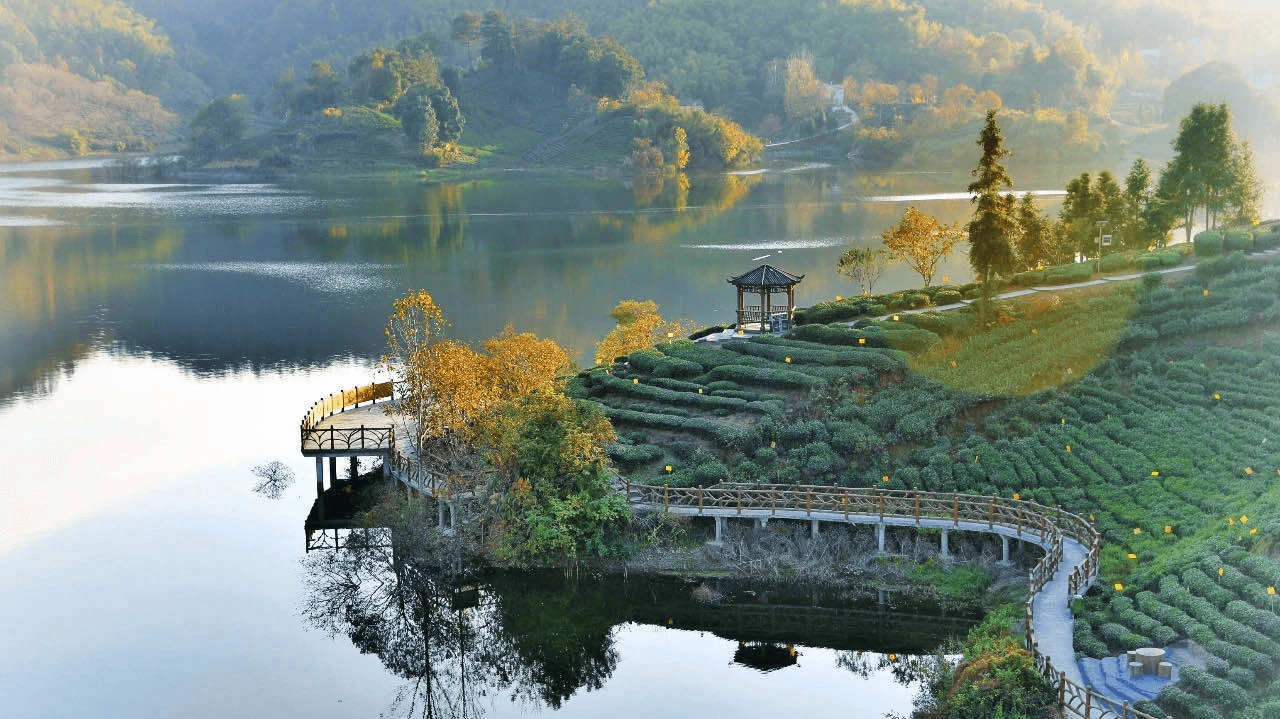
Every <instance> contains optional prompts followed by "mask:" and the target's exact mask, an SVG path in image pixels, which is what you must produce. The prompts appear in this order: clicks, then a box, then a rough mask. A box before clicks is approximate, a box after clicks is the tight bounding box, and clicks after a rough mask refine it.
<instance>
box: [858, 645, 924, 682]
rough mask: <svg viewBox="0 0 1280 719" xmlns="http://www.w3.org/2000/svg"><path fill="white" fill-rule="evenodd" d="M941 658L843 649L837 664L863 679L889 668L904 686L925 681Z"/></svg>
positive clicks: (894, 677)
mask: <svg viewBox="0 0 1280 719" xmlns="http://www.w3.org/2000/svg"><path fill="white" fill-rule="evenodd" d="M939 660H940V657H938V656H928V655H926V656H915V655H906V654H892V653H891V654H881V653H879V652H860V651H843V652H840V653H839V654H837V655H836V664H837V666H840V667H843V668H845V669H848V670H849V671H851V672H853V673H854V674H856V675H858V676H859V677H862V678H863V679H866V678H868V677H870V676H871V675H872V674H878V673H880V672H883V671H884V670H885V669H888V670H889V672H890V673H891V674H892V675H893V680H894V681H896V682H898V683H899V684H902V685H904V686H914V685H918V684H920V683H922V682H924V681H925V680H926V679H928V678H929V677H930V676H931V675H932V673H933V672H932V669H933V667H934V666H935V664H936V663H937V662H938V661H939Z"/></svg>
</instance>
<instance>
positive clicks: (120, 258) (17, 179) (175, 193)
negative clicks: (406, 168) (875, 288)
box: [0, 163, 1056, 402]
mask: <svg viewBox="0 0 1280 719" xmlns="http://www.w3.org/2000/svg"><path fill="white" fill-rule="evenodd" d="M964 180H965V178H963V177H960V178H957V177H951V176H946V175H928V174H925V175H862V174H857V173H853V172H850V171H848V170H842V169H840V168H836V167H830V166H815V167H811V168H808V169H803V170H801V171H795V172H786V173H774V172H769V173H759V174H749V175H723V176H711V177H692V176H691V177H689V178H684V179H681V178H674V179H672V180H671V181H669V182H667V183H666V184H665V187H664V189H662V190H660V191H659V192H658V194H657V195H655V196H653V197H652V198H645V197H641V198H639V199H637V197H636V193H635V188H634V187H628V186H627V185H626V184H624V183H621V182H615V181H605V180H598V179H594V178H590V177H578V176H555V177H541V176H534V175H525V174H514V173H513V174H511V175H509V176H501V177H490V178H483V179H475V180H471V181H467V182H461V183H427V182H423V181H422V180H421V178H419V177H417V176H411V175H394V174H392V175H388V176H385V177H377V178H367V177H366V178H349V177H347V178H344V177H317V178H308V179H301V180H291V181H288V182H284V183H281V184H226V185H211V184H192V183H163V182H150V181H149V182H146V183H122V182H119V181H118V178H115V177H113V176H112V175H111V173H110V172H108V170H107V169H106V168H102V167H98V166H95V165H94V164H93V163H79V164H74V163H67V164H65V165H49V166H44V167H37V166H18V167H6V168H4V171H3V172H2V173H0V368H2V369H0V402H4V401H6V400H7V399H9V398H11V397H12V396H14V395H15V394H17V393H27V392H35V393H39V392H41V391H43V390H42V388H47V386H48V385H49V382H50V381H51V378H55V377H56V376H57V373H58V371H60V370H61V369H65V368H66V367H68V366H69V365H72V364H74V363H75V362H76V361H77V359H78V358H81V357H83V356H84V355H85V353H86V352H88V351H91V350H92V349H93V348H103V347H111V348H112V349H113V351H118V352H124V353H128V354H133V355H144V356H150V355H158V356H161V357H164V358H167V359H172V360H173V361H175V362H177V363H179V364H180V365H183V366H185V367H188V368H189V369H192V370H193V371H196V372H199V373H219V372H226V371H229V370H236V369H241V368H248V369H252V370H255V371H257V370H261V369H263V368H272V367H298V366H303V367H305V366H312V365H315V364H324V363H327V362H330V361H333V360H334V359H336V358H347V357H359V358H372V357H376V356H378V355H379V354H380V353H381V350H382V344H383V338H382V335H381V330H380V328H381V327H382V325H383V323H384V320H385V316H386V313H387V312H388V309H389V307H390V303H391V301H392V299H394V298H395V297H398V296H400V295H401V294H403V293H404V292H406V291H407V290H409V289H416V288H425V289H428V290H429V291H431V293H432V294H433V296H435V298H436V299H437V301H438V302H440V304H441V305H442V306H443V307H445V309H446V312H447V315H448V318H449V319H450V321H451V322H452V323H453V332H454V334H455V335H458V336H460V337H463V338H467V339H480V338H485V337H489V336H492V335H494V334H497V333H498V332H500V331H501V330H502V327H503V326H504V325H505V324H506V323H507V322H512V323H514V324H515V325H516V326H517V327H518V328H520V329H522V330H525V329H527V330H530V331H533V332H535V333H537V334H539V335H541V336H550V337H553V338H555V339H556V340H558V341H559V342H560V343H561V344H563V345H566V346H568V347H569V348H571V350H572V351H573V352H574V353H575V354H576V356H577V357H578V358H579V359H583V358H586V357H589V356H590V349H591V347H592V346H593V345H594V343H595V342H596V341H597V340H598V339H599V338H600V337H602V336H603V335H604V334H605V332H607V331H608V330H609V329H610V326H611V320H610V319H609V317H608V314H607V313H608V310H609V309H610V308H611V307H613V306H614V305H615V304H616V303H617V302H618V301H619V300H622V299H631V298H652V299H654V300H656V301H657V302H658V303H659V304H660V305H662V308H663V311H664V314H667V315H670V316H677V317H688V318H691V319H693V320H695V321H697V322H699V323H702V324H706V325H712V324H723V323H726V322H728V321H729V317H730V315H731V312H732V308H733V302H734V295H733V294H732V293H731V292H730V291H729V288H727V286H726V285H725V283H724V278H725V277H728V276H731V275H732V274H735V273H737V272H740V271H743V270H745V269H749V268H750V267H751V266H752V262H755V261H757V259H758V258H759V257H760V256H762V255H766V254H767V255H768V256H769V257H768V260H769V261H770V262H772V263H775V264H778V265H779V266H782V267H784V268H786V269H788V270H789V271H792V272H795V273H797V274H805V275H806V280H805V284H804V285H803V286H802V287H801V288H800V289H799V296H798V298H797V299H798V301H799V303H800V304H802V305H805V304H812V303H814V302H818V301H821V300H824V299H829V298H831V297H833V296H835V295H837V294H849V293H850V289H851V288H850V285H849V284H848V283H847V282H846V281H845V280H843V279H841V278H840V277H839V276H837V275H836V273H835V271H834V267H835V260H836V257H837V256H838V255H839V253H840V252H841V251H842V250H843V248H844V247H845V246H847V245H849V244H875V243H878V242H879V233H880V231H881V230H882V229H883V228H884V227H887V226H889V225H891V224H893V223H894V222H896V221H897V218H898V215H899V214H900V212H901V202H898V201H896V199H895V198H901V197H917V199H919V200H920V201H921V202H922V203H924V204H926V205H927V207H928V208H929V210H930V211H931V212H932V213H934V214H937V215H938V216H940V217H941V218H942V219H944V220H947V221H951V220H955V219H960V218H961V217H964V216H967V214H968V213H969V212H970V211H971V207H970V205H969V202H968V200H967V199H946V197H947V196H944V195H937V199H933V200H928V199H924V198H923V197H918V193H939V192H945V191H946V190H949V189H954V188H955V187H957V186H960V185H958V184H957V183H960V184H963V182H964ZM1055 184H1056V183H1055ZM912 193H917V195H913V194H912ZM885 197H888V198H889V199H890V200H893V201H869V200H870V199H876V198H880V199H884V198H885ZM939 272H940V273H941V274H946V275H950V277H951V278H952V281H954V282H960V281H962V280H964V279H966V278H967V276H968V270H967V269H966V267H965V261H964V258H963V256H962V253H961V254H957V255H955V256H954V257H952V258H950V260H948V261H947V263H944V265H943V266H942V267H941V268H940V269H939ZM916 282H918V278H916V277H914V276H913V275H912V274H911V273H910V271H909V270H907V269H906V268H904V267H902V268H894V269H892V270H891V271H890V272H889V274H888V275H886V277H884V278H883V279H882V282H881V285H882V287H883V288H885V289H891V288H893V287H895V286H907V285H913V284H915V283H916Z"/></svg>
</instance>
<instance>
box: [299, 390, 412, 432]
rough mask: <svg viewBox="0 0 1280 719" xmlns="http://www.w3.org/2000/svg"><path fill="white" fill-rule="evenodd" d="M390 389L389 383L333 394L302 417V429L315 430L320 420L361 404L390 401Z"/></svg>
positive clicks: (317, 403) (314, 405) (313, 406)
mask: <svg viewBox="0 0 1280 719" xmlns="http://www.w3.org/2000/svg"><path fill="white" fill-rule="evenodd" d="M391 396H392V388H391V383H390V382H380V383H378V384H367V385H364V386H363V387H352V388H351V389H344V390H342V391H340V392H335V393H333V394H331V395H329V396H328V397H325V398H323V399H320V400H319V401H317V402H316V403H315V404H313V405H311V408H310V409H308V410H307V413H306V414H304V415H303V416H302V429H303V430H304V431H305V430H308V429H315V427H316V425H317V424H319V423H320V420H322V419H324V418H326V417H332V416H333V415H335V414H337V413H339V412H341V411H343V410H345V409H347V408H349V407H350V408H355V407H359V406H360V405H361V404H364V403H365V402H368V403H369V404H377V403H378V400H380V399H382V400H388V399H391Z"/></svg>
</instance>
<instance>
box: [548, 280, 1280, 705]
mask: <svg viewBox="0 0 1280 719" xmlns="http://www.w3.org/2000/svg"><path fill="white" fill-rule="evenodd" d="M1181 274H1182V275H1183V276H1182V277H1179V278H1176V279H1175V278H1172V277H1169V278H1166V277H1165V276H1163V275H1156V274H1151V275H1145V276H1144V277H1143V278H1142V279H1141V280H1140V281H1134V282H1129V283H1118V284H1111V285H1106V286H1103V287H1099V288H1089V290H1088V291H1085V290H1081V291H1079V292H1073V293H1064V294H1062V295H1061V296H1056V295H1055V296H1044V295H1043V294H1041V295H1035V296H1032V297H1031V298H1029V299H1026V300H1025V301H1012V302H1007V303H1003V304H1000V305H998V306H997V307H996V308H995V309H994V310H993V311H990V312H988V313H986V314H985V315H983V316H982V317H979V316H978V315H977V314H976V313H975V312H974V311H973V310H972V309H965V310H956V311H952V312H945V313H933V314H928V313H926V314H923V315H901V316H898V317H897V318H896V320H897V321H895V320H894V318H889V319H886V320H883V321H868V320H863V321H860V322H859V323H858V324H857V325H856V326H846V325H842V324H832V325H818V324H811V325H802V326H799V327H797V328H795V329H794V330H792V332H791V333H790V334H789V335H788V336H787V337H785V338H777V337H770V336H759V337H750V338H741V339H734V340H731V341H727V342H721V343H719V344H716V343H703V342H692V341H687V340H681V341H677V342H673V343H670V344H664V345H659V346H658V347H657V348H656V349H650V350H645V351H641V352H636V353H633V354H632V355H630V356H629V357H628V358H627V360H628V361H627V362H625V363H618V364H615V365H613V366H612V367H599V368H596V369H593V370H590V371H587V372H584V373H582V374H581V375H580V376H579V377H578V378H577V379H576V380H575V382H574V383H573V386H572V390H573V391H574V392H576V393H577V394H578V395H579V396H584V397H589V398H591V399H593V400H594V401H596V402H598V403H600V404H601V405H602V406H603V407H604V409H605V411H606V412H607V414H608V416H609V417H610V419H611V420H612V421H613V423H614V424H615V426H616V427H617V429H618V434H619V437H620V440H619V442H618V444H617V445H616V446H615V447H614V448H613V449H612V456H613V459H614V461H615V463H616V465H617V466H618V467H619V469H620V470H621V471H623V472H624V473H625V474H627V475H629V476H630V477H631V478H632V479H633V480H635V481H642V482H647V483H670V484H675V485H693V484H711V483H715V482H718V481H722V480H730V479H732V480H735V481H764V482H805V483H815V484H831V485H841V486H860V487H861V486H878V487H888V488H895V489H920V490H930V491H953V490H958V491H964V492H972V493H976V494H999V495H1004V496H1011V495H1013V494H1015V493H1017V494H1019V495H1020V496H1021V497H1023V498H1027V499H1034V500H1035V501H1037V502H1041V503H1043V504H1046V505H1061V506H1063V507H1065V508H1067V509H1069V510H1071V511H1074V512H1077V513H1079V514H1081V515H1088V516H1090V517H1091V519H1093V521H1095V522H1096V526H1097V528H1098V529H1099V531H1100V532H1102V534H1103V536H1104V538H1105V546H1104V552H1103V567H1102V576H1101V578H1100V579H1099V581H1098V583H1097V585H1096V586H1095V588H1094V589H1093V590H1092V591H1091V593H1090V595H1089V596H1087V597H1086V598H1084V599H1083V600H1080V601H1078V602H1077V605H1076V607H1075V609H1076V616H1077V625H1076V641H1075V646H1076V649H1077V651H1078V652H1080V653H1081V654H1083V655H1090V656H1103V655H1107V654H1114V653H1117V652H1120V651H1122V650H1124V649H1127V648H1132V647H1137V646H1149V645H1161V646H1163V645H1165V644H1168V643H1170V642H1172V641H1176V640H1179V639H1191V640H1194V641H1195V642H1197V643H1198V644H1199V645H1200V646H1202V647H1203V648H1204V649H1205V650H1206V651H1207V652H1208V653H1209V655H1211V657H1210V659H1209V660H1208V663H1207V667H1206V670H1204V671H1195V670H1194V669H1192V670H1188V671H1186V672H1184V673H1183V679H1182V681H1181V682H1179V683H1178V684H1177V685H1175V686H1170V687H1167V688H1166V689H1165V690H1164V691H1163V692H1162V693H1161V694H1160V696H1159V697H1158V698H1157V703H1158V705H1159V707H1160V708H1161V709H1162V710H1163V711H1164V712H1166V713H1168V714H1169V715H1170V716H1177V717H1219V716H1223V717H1227V716H1231V717H1250V718H1251V717H1271V716H1280V672H1278V671H1277V665H1278V664H1280V598H1278V597H1277V596H1276V594H1275V593H1274V592H1275V590H1274V587H1276V586H1277V585H1280V560H1277V559H1276V556H1277V555H1280V335H1278V334H1277V332H1278V331H1280V265H1275V264H1268V263H1265V262H1261V261H1258V260H1249V259H1245V258H1243V257H1241V256H1239V255H1232V256H1228V257H1223V258H1219V259H1214V260H1207V261H1203V262H1202V263H1201V264H1200V265H1199V266H1197V267H1196V269H1195V270H1194V271H1192V272H1186V273H1181ZM1024 299H1025V298H1024Z"/></svg>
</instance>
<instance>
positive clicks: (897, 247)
mask: <svg viewBox="0 0 1280 719" xmlns="http://www.w3.org/2000/svg"><path fill="white" fill-rule="evenodd" d="M881 237H882V238H884V246H885V249H887V250H888V251H889V252H890V253H891V254H892V255H893V256H894V257H896V258H898V259H900V260H902V261H903V262H906V263H907V266H908V267H910V268H911V269H912V270H914V271H915V272H916V273H917V274H919V275H920V279H922V280H924V286H925V287H928V286H929V284H930V283H932V282H933V276H934V274H936V273H937V270H938V263H939V262H940V261H941V260H942V258H943V257H946V256H947V255H949V254H951V251H952V250H954V249H955V247H956V245H958V244H960V242H961V241H962V240H963V239H964V231H963V230H961V229H960V225H959V224H958V223H956V224H951V225H944V224H942V223H941V222H938V218H936V217H934V216H932V215H929V214H926V213H924V212H921V211H920V210H917V209H916V208H915V206H914V205H912V206H910V207H908V208H907V210H906V212H904V213H902V219H901V220H899V221H898V224H897V225H894V226H893V227H890V228H889V229H887V230H885V231H884V232H883V233H882V234H881Z"/></svg>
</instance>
